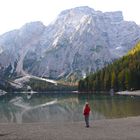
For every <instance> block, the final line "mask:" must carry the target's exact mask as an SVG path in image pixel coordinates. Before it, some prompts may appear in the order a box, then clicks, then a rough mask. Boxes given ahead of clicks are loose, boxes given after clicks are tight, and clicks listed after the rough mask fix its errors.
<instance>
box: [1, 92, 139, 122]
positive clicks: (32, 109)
mask: <svg viewBox="0 0 140 140" xmlns="http://www.w3.org/2000/svg"><path fill="white" fill-rule="evenodd" d="M87 100H88V102H89V104H90V106H91V110H92V112H91V115H90V120H97V119H109V118H121V117H129V116H138V115H140V109H139V107H140V97H136V96H120V95H115V96H109V95H100V96H99V95H93V94H88V93H86V94H78V93H61V92H60V93H37V94H33V95H32V96H30V95H27V94H23V93H22V94H21V93H18V94H15V93H13V94H9V95H4V96H2V97H0V123H4V122H16V123H22V122H25V123H31V122H61V121H69V122H74V121H83V120H84V119H83V115H82V110H83V106H84V104H85V102H86V101H87Z"/></svg>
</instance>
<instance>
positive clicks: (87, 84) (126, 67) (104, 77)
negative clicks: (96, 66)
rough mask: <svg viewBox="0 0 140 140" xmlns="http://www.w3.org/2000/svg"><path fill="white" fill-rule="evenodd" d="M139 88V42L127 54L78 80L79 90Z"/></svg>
mask: <svg viewBox="0 0 140 140" xmlns="http://www.w3.org/2000/svg"><path fill="white" fill-rule="evenodd" d="M111 88H113V89H114V90H115V91H119V90H138V89H140V42H138V43H137V44H136V46H135V47H134V48H133V49H132V50H131V51H129V52H128V54H127V55H126V56H124V57H122V58H121V59H119V60H117V61H115V62H114V63H112V64H110V65H108V66H107V67H105V68H103V69H102V70H100V71H98V72H96V73H95V74H91V75H89V76H88V77H86V78H85V79H83V80H80V81H79V90H80V91H109V90H110V89H111Z"/></svg>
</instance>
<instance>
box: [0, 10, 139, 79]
mask: <svg viewBox="0 0 140 140" xmlns="http://www.w3.org/2000/svg"><path fill="white" fill-rule="evenodd" d="M139 39H140V28H139V26H138V25H136V24H135V22H129V21H124V20H123V16H122V12H120V11H117V12H106V13H103V12H101V11H95V10H94V9H91V8H89V7H77V8H74V9H69V10H65V11H63V12H61V13H60V14H59V15H58V18H57V19H56V21H54V22H53V23H51V24H50V25H49V26H47V27H46V26H44V25H43V24H42V23H41V22H33V23H28V24H26V25H24V26H23V27H22V28H21V29H19V30H14V31H11V32H8V33H5V34H4V35H2V36H1V37H0V68H1V69H7V68H8V70H9V73H11V74H12V73H16V74H21V75H25V74H26V73H30V74H32V75H36V76H43V77H50V78H53V79H57V78H61V77H66V78H68V77H70V78H71V79H72V78H74V77H82V76H85V75H86V74H88V73H90V72H94V71H96V70H98V69H100V68H102V67H104V66H105V65H106V64H107V63H109V62H111V61H112V60H114V59H116V58H119V57H121V56H123V55H124V54H126V53H127V51H128V50H130V49H131V48H132V47H133V46H134V45H135V44H136V42H137V41H138V40H139ZM9 67H10V68H9Z"/></svg>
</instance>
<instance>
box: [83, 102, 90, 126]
mask: <svg viewBox="0 0 140 140" xmlns="http://www.w3.org/2000/svg"><path fill="white" fill-rule="evenodd" d="M90 111H91V110H90V106H89V103H88V102H86V103H85V106H84V108H83V115H84V117H85V123H86V127H89V114H90Z"/></svg>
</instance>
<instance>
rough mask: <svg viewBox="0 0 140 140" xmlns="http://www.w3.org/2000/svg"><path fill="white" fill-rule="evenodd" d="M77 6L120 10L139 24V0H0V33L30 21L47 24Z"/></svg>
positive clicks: (126, 17)
mask: <svg viewBox="0 0 140 140" xmlns="http://www.w3.org/2000/svg"><path fill="white" fill-rule="evenodd" d="M79 6H89V7H91V8H93V9H94V10H100V11H103V12H110V11H122V12H123V16H124V19H125V20H128V21H135V22H136V23H137V24H139V25H140V16H139V13H140V8H139V7H140V0H0V34H3V33H5V32H8V31H10V30H14V29H18V28H20V27H21V26H23V25H24V24H25V23H29V22H32V21H42V22H43V24H44V25H48V24H49V23H51V22H52V21H53V20H54V19H55V18H56V17H57V15H58V14H59V13H60V12H61V11H63V10H66V9H69V8H74V7H79Z"/></svg>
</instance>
